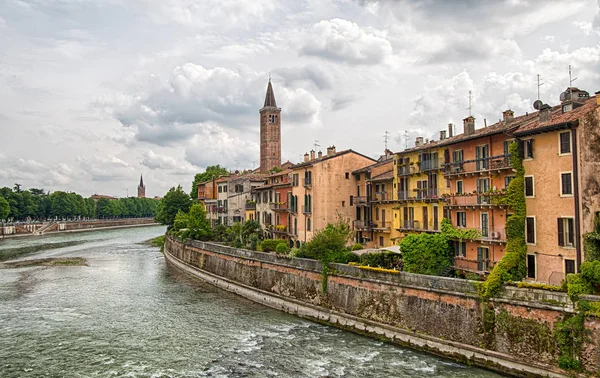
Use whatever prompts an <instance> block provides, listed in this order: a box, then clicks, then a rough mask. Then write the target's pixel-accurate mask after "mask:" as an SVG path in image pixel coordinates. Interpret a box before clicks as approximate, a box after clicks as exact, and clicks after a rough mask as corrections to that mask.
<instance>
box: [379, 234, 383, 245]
mask: <svg viewBox="0 0 600 378" xmlns="http://www.w3.org/2000/svg"><path fill="white" fill-rule="evenodd" d="M379 246H380V247H383V236H380V237H379Z"/></svg>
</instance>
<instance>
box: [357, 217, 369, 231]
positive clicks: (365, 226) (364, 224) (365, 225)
mask: <svg viewBox="0 0 600 378" xmlns="http://www.w3.org/2000/svg"><path fill="white" fill-rule="evenodd" d="M353 223H354V229H355V230H362V231H368V230H370V229H371V227H372V226H373V221H371V220H355V221H354V222H353Z"/></svg>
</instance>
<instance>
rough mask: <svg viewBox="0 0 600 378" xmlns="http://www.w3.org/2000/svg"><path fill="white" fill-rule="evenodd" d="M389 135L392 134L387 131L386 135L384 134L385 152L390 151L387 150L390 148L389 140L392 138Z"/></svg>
mask: <svg viewBox="0 0 600 378" xmlns="http://www.w3.org/2000/svg"><path fill="white" fill-rule="evenodd" d="M389 134H390V132H389V131H387V130H386V131H385V134H383V143H384V144H385V151H387V149H388V148H387V147H388V139H389V138H390V137H389Z"/></svg>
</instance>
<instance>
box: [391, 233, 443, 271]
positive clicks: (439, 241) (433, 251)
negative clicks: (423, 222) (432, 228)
mask: <svg viewBox="0 0 600 378" xmlns="http://www.w3.org/2000/svg"><path fill="white" fill-rule="evenodd" d="M400 250H401V251H402V259H403V262H404V270H405V271H407V272H410V273H418V274H428V275H434V276H438V275H441V274H442V273H443V272H444V271H445V270H447V269H448V268H449V267H451V266H452V256H453V252H452V248H451V247H450V242H449V240H448V238H447V237H446V236H445V235H442V234H426V233H422V234H409V235H406V236H405V237H404V238H403V239H402V241H401V242H400Z"/></svg>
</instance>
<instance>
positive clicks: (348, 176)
mask: <svg viewBox="0 0 600 378" xmlns="http://www.w3.org/2000/svg"><path fill="white" fill-rule="evenodd" d="M346 180H350V172H346Z"/></svg>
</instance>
